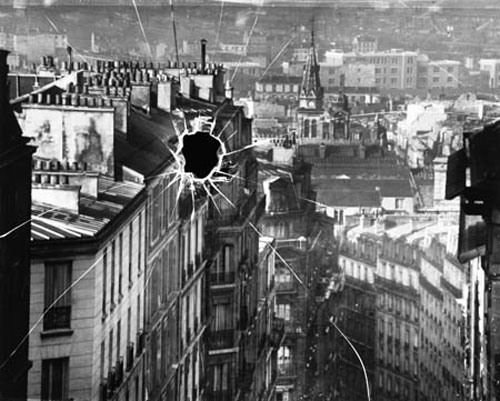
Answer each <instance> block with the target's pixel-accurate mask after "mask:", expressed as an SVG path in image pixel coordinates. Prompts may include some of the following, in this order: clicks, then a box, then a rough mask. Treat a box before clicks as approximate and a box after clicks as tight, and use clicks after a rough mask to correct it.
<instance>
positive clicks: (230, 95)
mask: <svg viewBox="0 0 500 401" xmlns="http://www.w3.org/2000/svg"><path fill="white" fill-rule="evenodd" d="M233 91H234V88H233V87H232V85H231V82H229V81H226V85H225V87H224V93H225V97H226V99H231V100H232V99H233Z"/></svg>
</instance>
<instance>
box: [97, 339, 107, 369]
mask: <svg viewBox="0 0 500 401" xmlns="http://www.w3.org/2000/svg"><path fill="white" fill-rule="evenodd" d="M105 352H106V348H105V344H104V341H102V342H101V356H100V358H101V360H100V364H99V374H100V376H101V378H104V364H105V363H106V355H105Z"/></svg>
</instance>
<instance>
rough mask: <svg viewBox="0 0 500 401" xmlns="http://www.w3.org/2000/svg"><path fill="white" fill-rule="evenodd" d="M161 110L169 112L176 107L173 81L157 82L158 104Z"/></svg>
mask: <svg viewBox="0 0 500 401" xmlns="http://www.w3.org/2000/svg"><path fill="white" fill-rule="evenodd" d="M157 107H158V108H159V109H161V110H164V111H167V112H171V111H172V110H174V109H175V107H176V87H175V84H174V82H173V81H160V82H158V103H157Z"/></svg>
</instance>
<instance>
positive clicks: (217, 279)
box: [210, 271, 236, 284]
mask: <svg viewBox="0 0 500 401" xmlns="http://www.w3.org/2000/svg"><path fill="white" fill-rule="evenodd" d="M235 276H236V274H235V272H234V271H232V272H216V273H211V274H210V282H211V283H212V284H232V283H234V280H235Z"/></svg>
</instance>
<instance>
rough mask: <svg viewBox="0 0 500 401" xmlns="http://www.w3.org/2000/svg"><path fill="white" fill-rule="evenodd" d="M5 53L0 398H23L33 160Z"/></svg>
mask: <svg viewBox="0 0 500 401" xmlns="http://www.w3.org/2000/svg"><path fill="white" fill-rule="evenodd" d="M8 54H9V52H8V51H6V50H2V49H0V327H2V329H0V399H19V400H22V399H26V391H27V373H28V369H29V366H30V365H29V361H28V341H27V340H26V341H23V340H24V337H25V335H26V334H27V333H28V330H29V301H30V257H29V253H30V238H31V235H30V224H29V222H30V219H31V162H32V154H33V153H34V151H35V148H34V147H32V146H29V145H28V144H27V143H28V139H27V138H24V137H23V136H22V132H21V128H20V127H19V124H18V122H17V119H16V116H15V115H14V112H13V111H12V109H11V107H10V103H9V90H8V89H9V88H8V83H7V76H8V72H9V66H8V65H7V55H8Z"/></svg>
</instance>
